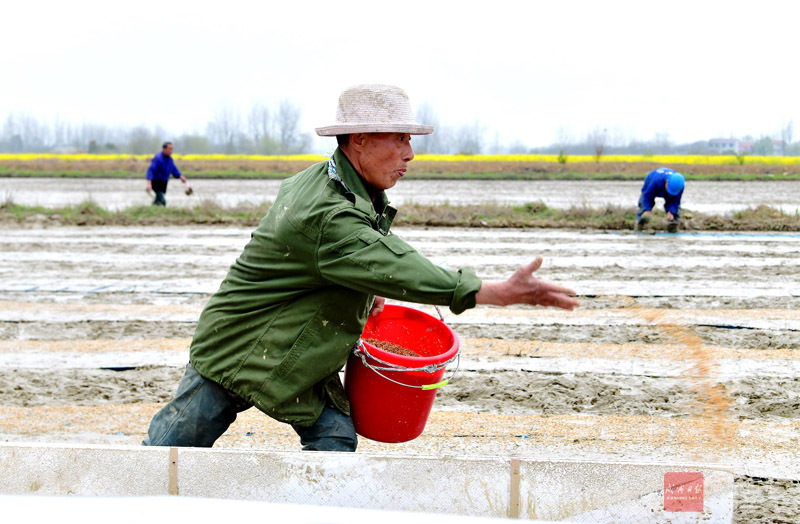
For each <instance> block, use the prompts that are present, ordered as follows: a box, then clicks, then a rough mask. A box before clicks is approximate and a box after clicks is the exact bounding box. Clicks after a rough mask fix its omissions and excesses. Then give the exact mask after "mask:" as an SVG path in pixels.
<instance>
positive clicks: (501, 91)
mask: <svg viewBox="0 0 800 524" xmlns="http://www.w3.org/2000/svg"><path fill="white" fill-rule="evenodd" d="M799 6H800V2H796V1H784V2H776V1H773V2H770V1H759V2H752V1H750V2H735V1H726V2H710V1H702V0H694V1H691V2H680V1H677V2H676V1H661V2H648V1H642V0H640V1H635V2H622V1H608V0H607V1H573V2H570V1H547V2H533V1H531V2H509V1H504V0H491V1H483V2H469V1H464V0H461V1H453V2H445V1H441V0H436V1H434V0H426V1H415V0H406V1H398V2H378V1H348V0H339V1H331V0H328V1H324V2H322V1H321V2H311V1H303V0H295V1H288V0H287V1H283V2H267V1H257V2H237V1H228V2H199V1H194V2H169V1H158V2H149V1H137V2H125V1H118V2H109V1H103V2H82V1H79V0H77V1H73V2H63V1H58V2H41V1H35V0H34V1H30V0H27V1H24V2H14V3H5V4H4V6H3V7H2V10H1V11H0V13H2V14H1V15H0V71H2V72H0V119H5V116H6V114H7V113H9V112H16V113H20V112H24V113H28V114H32V115H35V116H37V117H40V118H44V119H47V120H52V119H53V118H55V117H56V116H58V117H59V118H60V119H62V120H68V121H72V122H92V123H102V124H112V125H117V124H120V125H126V126H129V125H140V124H142V125H146V126H148V127H153V126H155V125H157V124H158V125H161V126H163V127H164V128H165V129H167V130H169V131H170V132H172V133H175V134H179V133H182V132H190V131H193V130H197V131H203V130H204V126H205V124H206V122H207V121H208V120H209V119H210V118H211V117H212V116H213V115H214V113H215V112H217V111H219V110H220V108H222V107H224V106H228V107H233V108H239V109H241V110H242V112H244V111H245V110H246V109H247V108H248V107H249V106H250V105H251V104H252V103H254V102H256V101H260V102H265V103H267V104H270V105H271V104H274V103H276V102H278V101H279V100H280V99H282V98H289V99H291V100H292V101H294V102H295V103H296V104H297V105H298V106H299V107H301V109H302V122H301V124H302V127H303V129H304V130H306V131H309V132H312V131H313V128H314V127H316V126H322V125H327V124H331V123H333V120H334V116H335V108H336V100H337V96H338V93H339V92H340V91H341V90H342V89H343V88H344V87H347V86H349V85H353V84H357V83H363V82H377V83H390V84H396V85H399V86H401V87H403V88H404V89H405V90H406V91H407V92H408V93H409V95H410V97H411V101H412V105H414V106H417V105H419V104H420V103H422V102H427V103H429V104H430V105H431V107H432V108H433V109H434V111H435V112H436V113H437V114H438V117H439V120H440V121H441V122H442V123H444V124H450V125H461V124H467V123H473V122H475V121H479V122H480V123H481V124H482V125H484V126H485V127H486V128H487V129H488V130H490V134H491V136H494V135H495V133H496V134H497V135H498V136H499V138H500V140H502V141H503V142H507V143H511V142H514V141H517V140H519V141H521V142H523V143H525V144H527V145H528V146H541V145H546V144H549V143H552V142H556V141H559V140H562V139H563V138H564V137H570V136H571V137H573V138H582V137H584V136H585V135H586V133H587V132H589V131H591V130H593V129H595V128H606V129H608V130H609V133H610V134H611V135H612V136H614V135H617V136H624V137H626V138H632V137H638V138H642V139H649V138H652V137H653V136H654V135H655V134H656V133H668V134H669V138H670V139H671V140H672V141H675V142H685V141H692V140H700V139H707V138H711V137H716V136H720V137H721V136H729V135H744V134H753V135H755V136H760V135H762V134H777V133H779V131H780V129H781V127H783V126H785V124H786V123H787V122H789V121H794V122H795V126H800V82H798V80H800V66H798V62H797V58H798V35H799V34H800V31H798V29H797V27H798V25H800V22H798V20H800V16H798V15H800V7H799ZM797 134H798V133H797V132H796V133H795V135H797ZM795 139H797V136H795ZM327 145H328V144H327V142H325V141H322V140H320V141H319V142H318V145H317V147H318V148H324V147H325V146H327Z"/></svg>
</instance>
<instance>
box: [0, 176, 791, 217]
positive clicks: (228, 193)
mask: <svg viewBox="0 0 800 524" xmlns="http://www.w3.org/2000/svg"><path fill="white" fill-rule="evenodd" d="M142 178H144V177H142ZM2 180H3V184H2V185H3V189H2V191H3V192H2V193H0V197H4V196H10V197H11V198H13V200H14V202H16V203H17V204H24V205H41V206H45V207H58V206H65V205H75V204H79V203H80V202H82V201H85V200H87V199H91V200H94V201H95V202H97V203H98V204H100V205H101V206H103V207H105V208H107V209H111V210H119V209H123V208H125V207H129V206H135V205H146V204H148V203H149V202H150V201H151V200H152V199H151V198H149V197H148V196H147V194H146V193H145V192H144V187H145V184H144V180H129V179H102V178H101V179H88V178H49V179H48V178H45V179H22V178H4V179H2ZM280 182H281V181H280V180H209V179H198V180H192V181H191V183H192V186H193V188H194V189H195V194H194V195H193V196H192V197H187V196H186V195H184V194H183V192H182V191H181V189H182V187H183V186H182V184H180V182H176V181H173V182H172V184H170V186H169V191H168V192H167V201H168V203H169V205H171V206H191V205H194V204H195V203H197V202H198V201H199V200H201V199H213V200H214V201H215V202H217V203H218V204H220V205H222V206H225V207H234V206H237V205H240V204H246V203H249V204H260V203H262V202H265V201H270V202H271V201H273V200H274V199H275V195H277V193H278V187H279V186H280ZM641 188H642V184H641V182H621V181H603V182H598V181H581V182H580V183H579V184H576V183H575V182H574V181H566V180H564V181H559V180H541V181H535V180H528V181H521V180H516V181H515V180H459V181H452V180H413V179H411V180H404V181H403V182H402V183H400V184H398V185H397V186H396V187H394V188H392V189H391V190H390V191H389V193H388V194H389V198H390V200H391V201H392V203H393V204H396V205H401V204H403V203H407V202H414V203H418V204H442V203H450V204H479V203H496V204H517V205H521V204H525V203H528V202H535V201H538V200H541V201H543V202H544V203H545V204H547V205H548V206H549V207H556V208H568V207H571V206H583V205H588V206H592V207H600V206H605V205H607V204H615V205H620V206H626V207H628V206H636V202H637V201H638V199H639V192H640V191H641ZM760 204H765V205H769V206H774V207H779V208H781V209H783V211H785V212H787V213H794V212H795V211H797V210H798V209H800V182H787V181H776V182H702V181H690V182H689V183H688V184H687V189H686V192H685V195H684V197H683V202H682V205H683V207H684V208H685V209H690V210H693V211H700V212H704V213H717V214H720V213H726V212H729V211H732V210H735V209H744V208H747V207H756V206H758V205H760Z"/></svg>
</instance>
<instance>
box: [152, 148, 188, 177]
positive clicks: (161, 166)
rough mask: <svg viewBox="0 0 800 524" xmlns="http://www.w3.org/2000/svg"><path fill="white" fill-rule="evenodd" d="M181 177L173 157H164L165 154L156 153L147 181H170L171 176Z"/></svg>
mask: <svg viewBox="0 0 800 524" xmlns="http://www.w3.org/2000/svg"><path fill="white" fill-rule="evenodd" d="M170 175H172V176H174V177H175V178H180V177H181V172H180V171H178V168H177V167H176V166H175V162H173V160H172V157H171V156H164V153H156V156H154V157H153V160H151V161H150V167H149V168H148V169H147V180H169V176H170Z"/></svg>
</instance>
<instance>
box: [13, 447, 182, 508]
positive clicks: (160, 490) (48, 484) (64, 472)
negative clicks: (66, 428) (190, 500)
mask: <svg viewBox="0 0 800 524" xmlns="http://www.w3.org/2000/svg"><path fill="white" fill-rule="evenodd" d="M168 483H169V448H145V447H141V448H131V447H128V448H113V447H101V446H91V447H90V446H71V445H67V444H13V445H9V444H0V494H5V495H29V494H38V495H100V496H147V495H167V494H168Z"/></svg>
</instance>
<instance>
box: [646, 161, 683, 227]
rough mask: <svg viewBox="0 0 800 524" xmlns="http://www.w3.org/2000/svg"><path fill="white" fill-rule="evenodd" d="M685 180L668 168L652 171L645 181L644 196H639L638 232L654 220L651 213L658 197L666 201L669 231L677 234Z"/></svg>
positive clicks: (666, 220) (665, 207) (665, 208)
mask: <svg viewBox="0 0 800 524" xmlns="http://www.w3.org/2000/svg"><path fill="white" fill-rule="evenodd" d="M684 183H685V179H684V177H683V175H682V174H680V173H678V172H677V171H675V170H674V169H670V168H668V167H659V168H658V169H656V170H654V171H650V173H648V175H647V177H646V178H645V179H644V185H643V186H642V194H641V196H639V211H638V212H637V213H636V231H641V230H642V229H644V227H645V226H646V225H647V223H648V222H650V220H651V219H652V214H651V211H652V210H653V206H654V205H655V203H656V197H658V198H663V199H664V210H665V211H666V212H667V216H666V219H665V222H666V223H667V231H669V232H670V233H675V232H676V231H678V226H679V225H680V222H681V197H682V196H683V186H684Z"/></svg>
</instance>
